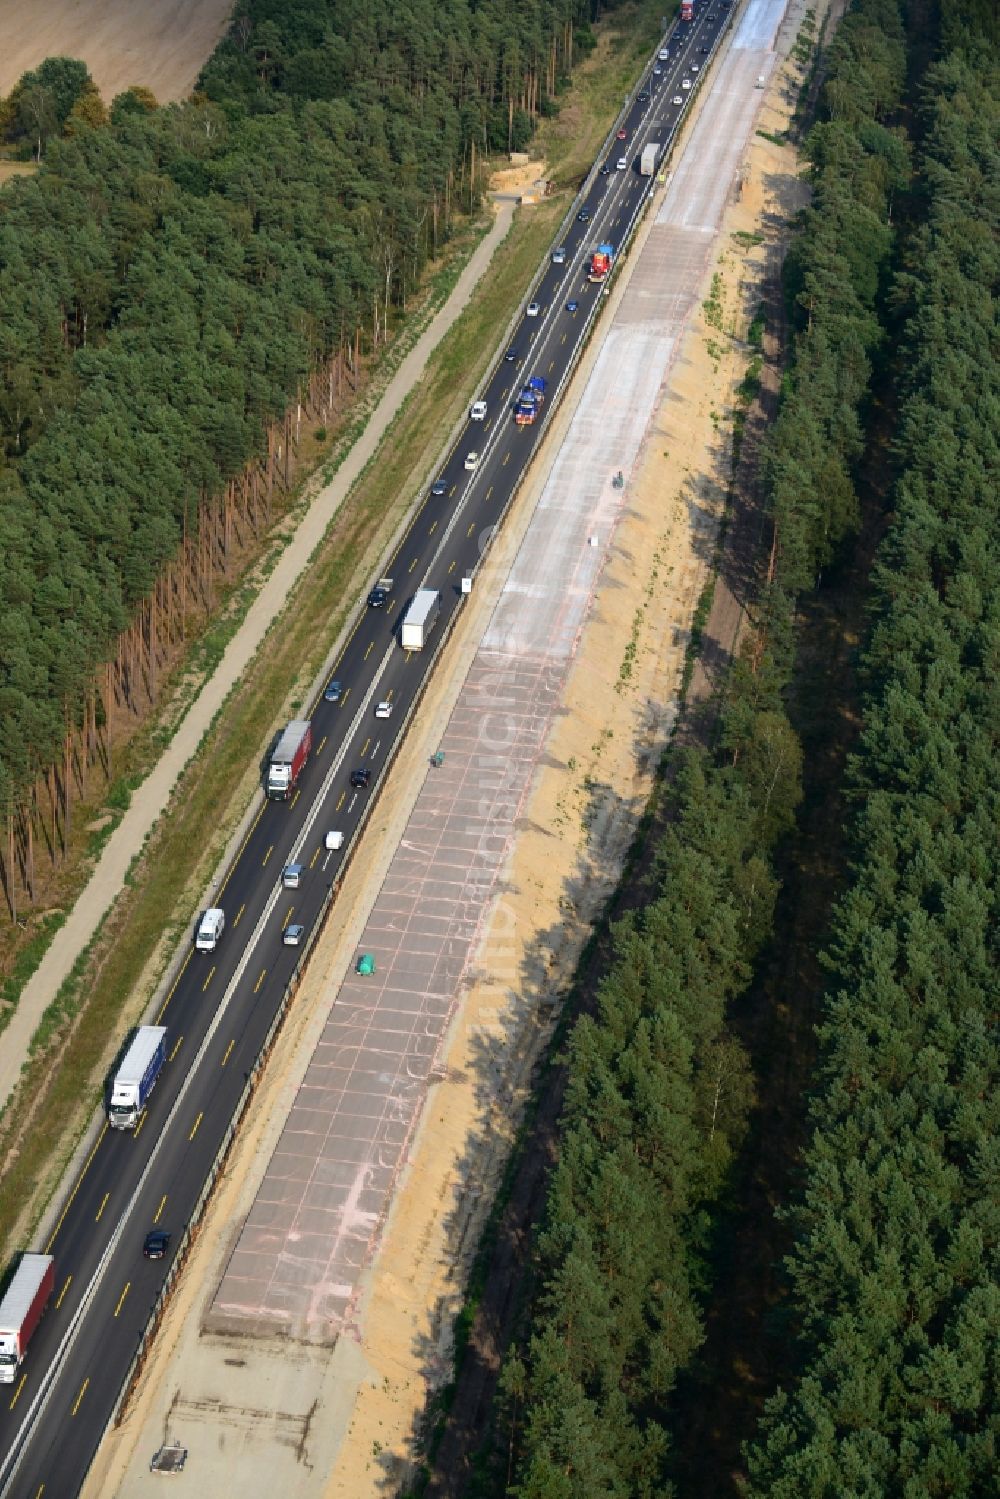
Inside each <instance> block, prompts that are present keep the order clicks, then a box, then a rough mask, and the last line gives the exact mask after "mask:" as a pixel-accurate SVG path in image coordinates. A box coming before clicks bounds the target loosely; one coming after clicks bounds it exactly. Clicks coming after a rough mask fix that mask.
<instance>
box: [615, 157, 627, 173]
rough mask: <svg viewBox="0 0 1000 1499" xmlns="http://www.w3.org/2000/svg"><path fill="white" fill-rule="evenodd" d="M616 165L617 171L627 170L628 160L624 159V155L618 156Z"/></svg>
mask: <svg viewBox="0 0 1000 1499" xmlns="http://www.w3.org/2000/svg"><path fill="white" fill-rule="evenodd" d="M617 165H618V170H619V172H627V171H628V162H627V161H626V160H625V157H624V156H619V158H618V163H617Z"/></svg>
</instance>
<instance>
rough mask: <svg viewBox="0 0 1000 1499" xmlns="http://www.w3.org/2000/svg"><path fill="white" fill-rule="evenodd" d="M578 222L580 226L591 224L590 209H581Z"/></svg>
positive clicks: (577, 218) (577, 217)
mask: <svg viewBox="0 0 1000 1499" xmlns="http://www.w3.org/2000/svg"><path fill="white" fill-rule="evenodd" d="M576 222H577V223H578V224H589V222H590V209H589V208H581V209H580V212H579V213H578V214H577V216H576Z"/></svg>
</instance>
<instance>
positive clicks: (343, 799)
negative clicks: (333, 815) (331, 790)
mask: <svg viewBox="0 0 1000 1499" xmlns="http://www.w3.org/2000/svg"><path fill="white" fill-rule="evenodd" d="M346 800H347V792H346V791H342V792H341V793H340V801H339V802H338V803H337V811H338V812H339V811H340V809H341V807H342V806H343V805H344V803H345V802H346Z"/></svg>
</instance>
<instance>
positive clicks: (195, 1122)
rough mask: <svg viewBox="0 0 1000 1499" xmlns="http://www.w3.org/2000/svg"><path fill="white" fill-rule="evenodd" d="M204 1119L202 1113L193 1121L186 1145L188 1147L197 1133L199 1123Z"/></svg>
mask: <svg viewBox="0 0 1000 1499" xmlns="http://www.w3.org/2000/svg"><path fill="white" fill-rule="evenodd" d="M204 1117H205V1115H204V1113H201V1114H199V1115H198V1117H197V1119H196V1120H195V1121H194V1128H193V1129H192V1131H191V1133H190V1134H189V1135H188V1144H189V1145H190V1143H191V1141H192V1140H193V1139H194V1137H195V1135H196V1134H197V1133H198V1126H199V1124H200V1123H201V1121H202V1120H203V1119H204Z"/></svg>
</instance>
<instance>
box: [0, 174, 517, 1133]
mask: <svg viewBox="0 0 1000 1499" xmlns="http://www.w3.org/2000/svg"><path fill="white" fill-rule="evenodd" d="M514 207H515V205H514V204H513V203H511V202H503V203H500V204H499V205H498V206H497V210H496V218H495V220H494V222H493V225H492V227H491V229H490V231H489V233H488V234H487V235H486V236H485V237H484V238H483V239H482V240H481V241H480V243H479V244H478V245H477V247H476V249H475V250H474V252H473V254H472V256H471V258H470V259H469V262H468V264H467V265H466V266H465V269H464V270H463V271H462V274H461V276H460V277H459V279H458V281H457V283H456V285H455V288H454V290H453V291H452V293H451V295H450V297H449V298H448V300H447V302H446V303H445V304H444V306H443V307H442V308H441V309H440V311H439V312H438V313H437V314H436V316H435V317H434V318H433V319H432V320H431V322H430V324H429V325H428V327H427V328H426V330H425V331H424V333H423V334H422V335H421V337H420V338H419V339H418V340H417V342H416V344H414V346H413V348H412V349H411V350H410V352H409V354H407V356H406V358H405V359H404V360H403V361H402V363H401V364H400V366H399V369H398V370H397V371H396V373H395V375H394V376H393V377H392V379H391V381H390V382H389V384H388V386H387V387H386V391H385V394H384V395H383V396H382V399H381V400H380V401H379V403H378V405H377V406H376V408H375V410H374V411H373V413H372V415H371V417H370V419H369V421H368V423H367V425H366V427H365V430H364V432H363V433H362V434H361V436H360V437H359V438H358V441H357V442H356V443H355V444H354V446H353V447H352V448H351V450H350V452H349V453H348V455H347V457H346V458H345V459H344V462H343V463H342V464H341V466H340V468H339V469H338V471H337V473H336V474H335V475H334V477H333V479H332V480H331V481H330V483H329V484H328V485H326V486H325V488H323V489H322V490H320V492H319V493H318V494H317V495H316V498H315V499H314V500H313V502H312V504H311V505H310V507H309V510H308V512H307V513H306V515H305V517H304V518H303V520H302V523H301V524H300V525H299V527H298V529H297V530H296V533H295V536H294V538H293V540H292V541H291V542H290V543H289V544H288V546H287V547H286V548H285V550H284V551H283V552H282V554H281V557H280V559H279V561H278V564H277V566H276V567H275V569H274V571H273V572H272V573H271V575H270V577H269V578H268V580H267V582H266V583H265V585H264V587H263V588H262V589H261V591H260V593H259V594H258V596H257V598H256V599H255V600H254V603H253V604H252V605H251V607H250V610H249V612H248V613H247V616H246V618H245V619H244V621H243V623H242V625H241V626H240V628H239V630H238V631H237V632H236V634H235V635H234V636H233V639H232V640H231V641H230V643H229V645H228V647H227V649H226V653H225V655H224V656H223V658H222V660H221V661H220V662H219V665H218V667H217V668H216V670H215V671H214V672H213V674H212V676H211V677H210V679H209V680H208V681H207V682H206V683H205V685H204V686H203V687H202V689H201V692H200V693H199V695H198V697H197V698H196V699H195V701H194V703H193V704H192V706H191V708H190V710H189V711H188V713H187V716H186V717H185V719H184V720H183V722H182V723H181V725H180V728H179V729H178V730H177V733H176V734H175V735H174V737H173V739H172V740H171V742H170V745H169V747H168V748H167V749H166V751H165V752H164V754H163V755H162V756H161V758H160V759H159V761H158V762H157V764H156V766H155V768H154V769H153V770H152V772H151V773H150V775H149V776H148V777H147V779H146V780H145V781H144V782H143V784H142V785H141V786H140V787H138V788H137V789H136V791H135V792H134V793H133V796H132V801H131V805H130V806H129V809H128V811H127V812H126V813H125V816H124V817H123V818H122V820H121V822H120V823H119V824H118V827H117V828H116V829H115V831H114V833H113V834H112V835H111V837H110V838H109V839H108V842H107V844H106V845H105V848H104V852H103V853H102V854H101V857H100V859H99V860H98V862H97V864H96V866H95V868H94V872H93V874H92V875H91V877H90V879H89V880H88V882H87V884H86V886H85V887H84V889H83V891H82V892H81V894H80V896H79V898H78V899H77V901H76V904H75V905H74V907H73V909H72V911H71V912H70V914H69V916H68V918H67V920H66V922H65V924H64V925H63V926H62V927H61V928H60V929H59V931H58V932H56V933H55V935H54V937H53V938H52V942H51V944H50V946H49V949H48V951H47V952H46V954H45V957H44V958H43V959H42V961H41V963H40V964H39V966H38V968H37V969H36V970H35V972H34V974H33V975H32V977H31V978H30V979H29V980H28V982H27V984H26V985H25V986H24V990H23V992H22V994H21V998H20V1000H19V1001H18V1005H17V1009H16V1010H15V1012H14V1014H13V1016H12V1017H11V1020H10V1023H9V1025H8V1026H7V1028H6V1030H5V1031H4V1032H3V1033H2V1035H0V1108H2V1107H3V1105H4V1104H5V1103H6V1101H7V1099H8V1098H9V1097H10V1094H11V1092H12V1091H13V1089H14V1087H15V1085H16V1083H17V1080H18V1077H19V1076H20V1072H21V1068H22V1066H23V1065H24V1062H25V1059H26V1057H27V1055H28V1047H29V1045H30V1043H31V1038H32V1036H33V1035H34V1034H35V1031H36V1030H37V1029H38V1026H39V1023H40V1022H41V1018H42V1016H43V1014H44V1013H45V1010H46V1009H47V1008H48V1006H49V1005H50V1004H51V1003H52V1000H53V999H54V998H55V996H56V994H57V993H58V992H59V988H60V986H61V985H62V983H63V981H64V980H65V979H66V978H67V977H68V976H69V974H70V972H71V970H72V968H73V964H74V963H75V962H76V960H77V958H78V957H79V955H80V954H81V953H82V952H83V950H84V949H85V948H86V946H87V944H88V942H90V940H91V938H92V937H93V936H94V933H95V932H96V931H97V929H98V927H99V926H100V924H101V922H102V920H103V919H104V917H105V915H106V914H107V912H108V910H109V909H110V907H111V906H112V904H113V903H114V901H115V900H116V899H117V897H118V895H119V893H120V891H121V889H122V886H123V884H124V880H125V875H126V872H127V870H128V868H129V865H130V864H131V863H132V860H133V859H134V857H135V855H136V854H137V853H138V852H139V851H140V850H141V848H142V846H143V843H144V842H145V839H146V837H147V836H148V834H149V833H150V832H151V831H152V829H153V826H154V824H155V823H156V822H157V820H158V819H159V818H160V816H161V815H162V814H163V812H164V811H165V810H166V807H167V804H168V802H169V800H170V796H171V794H172V792H173V789H174V786H175V784H176V783H177V781H178V779H179V777H180V775H181V773H182V771H183V770H184V767H185V766H186V765H187V763H188V761H189V760H190V759H191V758H192V756H193V755H194V754H195V753H196V751H197V749H198V746H199V744H200V743H201V741H202V739H203V737H204V735H205V733H206V732H207V730H208V729H209V727H210V726H211V723H212V720H213V719H214V718H215V715H216V714H217V713H218V711H219V704H220V703H222V702H224V701H225V699H226V697H227V696H228V694H229V692H230V691H231V690H232V688H233V687H234V686H235V685H236V683H237V682H238V681H239V679H240V677H241V676H242V675H243V672H244V671H245V670H246V668H247V666H248V665H249V663H250V661H251V660H252V659H253V657H254V655H255V654H256V652H257V651H258V650H259V648H260V646H261V644H262V642H263V640H264V636H265V635H266V634H267V631H268V630H269V629H270V627H271V624H272V623H273V621H274V620H275V619H276V618H277V617H278V615H279V614H280V613H281V611H282V609H283V608H284V607H285V604H286V602H287V599H288V594H289V592H290V590H291V589H292V588H293V587H294V585H295V583H296V582H297V581H298V579H299V577H300V576H301V574H302V573H303V572H304V571H305V569H306V567H307V565H308V563H309V558H310V557H311V556H312V554H313V552H314V550H315V549H316V547H317V546H318V545H319V543H320V541H321V540H322V538H323V535H324V533H325V532H326V529H327V527H328V526H329V524H330V522H331V521H332V520H333V518H334V516H335V515H336V513H337V511H338V510H339V508H340V506H341V504H342V503H343V501H344V499H345V497H346V496H347V494H348V493H349V491H350V489H351V486H352V485H353V484H354V483H355V481H356V480H357V478H358V476H359V475H360V474H361V472H362V470H363V469H364V467H365V464H366V463H367V462H368V460H369V459H370V458H371V457H372V455H373V454H374V452H375V450H376V448H377V447H378V445H379V443H380V442H381V440H382V438H383V436H384V435H385V432H386V430H387V428H388V427H389V425H390V423H391V422H392V420H393V418H394V417H395V416H396V414H397V412H398V411H399V409H400V407H401V406H402V404H403V402H404V400H405V399H406V397H407V396H408V395H409V393H410V391H411V390H412V389H413V387H414V386H415V385H416V384H417V382H418V381H419V379H420V377H421V375H422V374H423V372H424V368H425V366H426V364H427V361H428V359H429V358H430V356H431V354H432V353H433V352H434V350H435V348H436V347H437V345H438V344H439V343H440V342H441V340H442V338H443V337H444V335H445V334H446V333H447V332H448V329H449V328H450V327H451V326H452V324H453V323H454V321H455V319H456V318H457V317H458V316H459V314H460V313H461V312H462V311H463V309H464V308H465V307H466V305H467V304H468V302H469V299H470V297H471V296H472V293H473V291H474V289H475V287H476V284H477V282H478V281H479V279H480V277H481V276H482V274H483V272H484V271H485V270H486V268H487V266H488V265H489V263H490V261H491V260H492V258H493V254H494V252H495V250H496V249H497V246H498V245H499V244H500V242H501V241H502V240H503V239H504V237H505V236H506V234H507V231H508V229H509V228H510V226H511V222H512V220H513V216H514Z"/></svg>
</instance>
